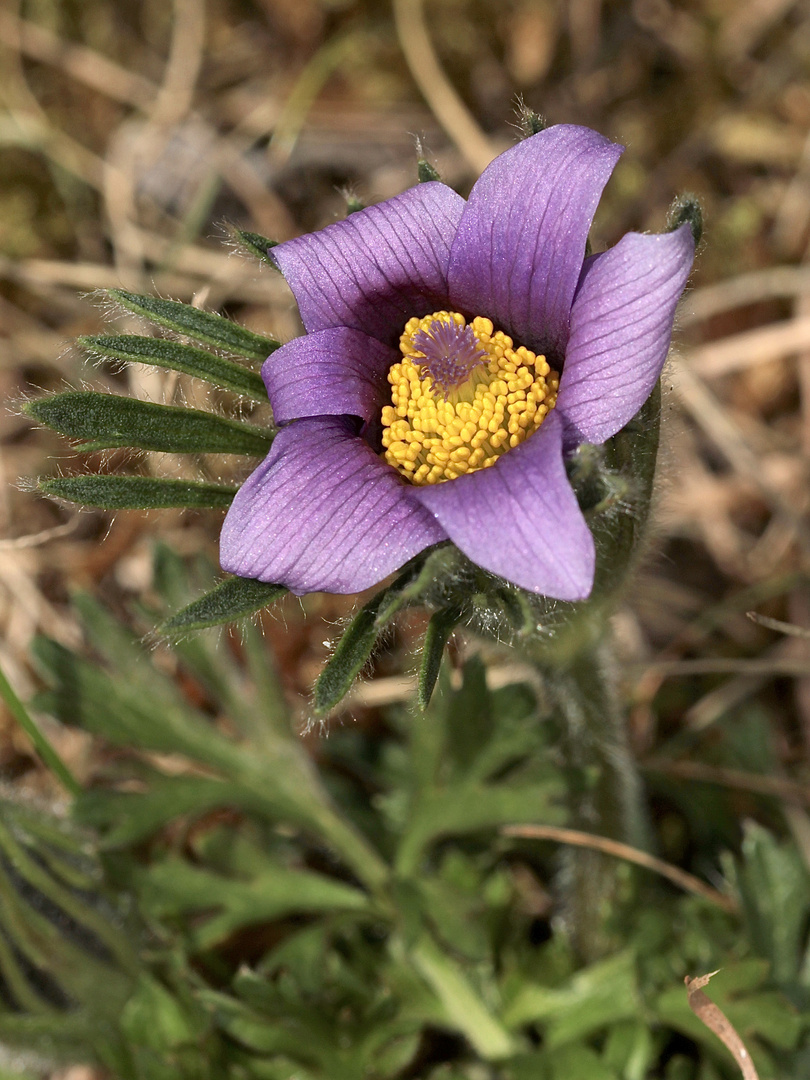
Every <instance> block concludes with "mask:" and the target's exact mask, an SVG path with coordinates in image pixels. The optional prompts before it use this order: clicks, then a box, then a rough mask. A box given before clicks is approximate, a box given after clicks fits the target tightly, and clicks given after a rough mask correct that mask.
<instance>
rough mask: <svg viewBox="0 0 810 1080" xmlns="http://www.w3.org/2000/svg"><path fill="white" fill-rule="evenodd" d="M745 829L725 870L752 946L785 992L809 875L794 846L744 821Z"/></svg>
mask: <svg viewBox="0 0 810 1080" xmlns="http://www.w3.org/2000/svg"><path fill="white" fill-rule="evenodd" d="M744 829H745V835H744V839H743V844H742V860H741V862H740V863H737V864H731V860H727V866H728V869H729V871H730V876H732V878H735V879H736V881H735V884H736V886H737V889H738V891H739V894H740V900H741V901H742V910H743V915H744V917H745V921H746V924H747V927H748V933H749V935H750V940H751V944H752V945H753V946H754V948H755V949H756V950H757V952H758V953H759V954H760V955H761V956H764V957H766V958H767V959H768V960H770V961H771V964H772V974H773V978H774V981H775V982H776V983H778V984H780V985H781V986H783V987H784V988H785V989H787V988H788V987H790V986H792V985H793V984H795V982H796V981H797V979H798V973H799V967H800V965H801V963H802V953H803V944H804V942H805V940H806V936H807V918H808V913H810V875H808V872H807V869H806V867H805V864H804V862H803V860H802V858H801V856H800V855H799V853H798V851H797V850H796V848H795V846H793V845H792V844H789V843H783V844H780V843H779V841H778V840H777V839H776V837H774V836H773V835H772V834H771V833H769V832H768V831H767V830H766V829H763V828H762V826H761V825H757V824H756V823H755V822H752V821H747V822H746V823H745V826H744ZM712 985H714V984H712Z"/></svg>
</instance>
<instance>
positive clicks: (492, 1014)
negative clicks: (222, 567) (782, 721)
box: [0, 547, 810, 1080]
mask: <svg viewBox="0 0 810 1080" xmlns="http://www.w3.org/2000/svg"><path fill="white" fill-rule="evenodd" d="M201 572H204V568H200V571H199V572H198V571H195V572H194V574H193V577H198V576H199V573H201ZM155 576H156V580H157V581H158V582H159V583H160V594H161V597H162V604H164V605H166V606H171V605H175V604H177V603H178V602H179V601H181V600H182V598H183V595H184V594H186V595H188V594H189V593H191V592H192V591H193V589H194V588H195V585H194V584H193V583H192V581H190V580H189V575H188V571H187V569H186V567H185V566H184V564H183V563H182V561H181V560H180V559H179V558H178V557H177V556H176V555H174V554H173V553H172V552H171V551H170V550H169V549H167V548H165V547H164V548H160V549H159V550H158V553H157V565H156V573H155ZM75 604H76V609H77V611H78V612H79V614H80V617H81V620H82V624H83V626H84V632H85V635H86V648H85V650H83V651H82V652H81V653H76V652H74V651H72V650H69V649H66V648H65V647H63V646H61V645H59V644H58V643H56V642H55V641H53V640H48V639H46V638H42V639H40V640H39V641H38V642H37V643H36V645H35V650H34V653H35V659H36V663H37V666H38V669H39V672H40V674H41V676H42V679H43V681H44V683H45V686H46V689H45V690H44V691H43V693H42V694H41V695H40V697H39V699H38V700H37V701H36V703H35V704H36V706H37V708H38V709H39V710H41V711H46V712H50V713H51V714H52V715H53V716H55V717H57V718H58V719H59V720H60V721H61V722H62V723H64V724H68V725H70V726H76V727H80V728H83V729H85V730H88V731H90V732H92V733H93V734H94V735H95V736H96V737H98V738H99V739H101V740H104V741H105V742H107V743H108V744H109V745H110V746H114V747H117V748H118V751H117V752H116V753H114V754H111V755H110V757H109V759H108V763H107V766H106V768H105V769H104V771H103V772H102V773H101V774H100V775H99V777H98V779H97V782H96V784H95V785H93V786H92V787H90V788H88V789H87V790H86V791H84V792H83V793H82V794H80V795H79V797H78V798H77V799H76V801H75V802H74V805H73V809H72V813H71V820H70V821H65V820H57V819H55V818H53V817H52V816H50V815H47V814H46V813H44V812H43V811H42V810H37V809H35V808H33V807H30V808H28V807H22V806H20V805H19V804H15V803H11V802H8V800H6V802H5V804H4V809H3V825H2V828H0V928H2V933H0V980H1V981H0V991H2V1009H1V1010H0V1033H2V1037H3V1039H4V1040H5V1041H6V1042H8V1043H9V1044H10V1045H19V1046H23V1047H24V1046H26V1045H27V1046H30V1045H31V1044H32V1043H33V1044H34V1045H35V1046H37V1047H38V1049H39V1050H40V1051H41V1052H42V1053H46V1054H47V1055H48V1056H50V1057H52V1058H54V1059H56V1060H59V1059H61V1060H71V1059H74V1060H75V1059H76V1058H77V1057H78V1058H79V1059H85V1060H86V1059H88V1058H89V1060H91V1061H95V1062H98V1063H100V1064H103V1065H105V1066H106V1067H107V1068H109V1069H111V1070H112V1071H113V1072H114V1074H115V1075H117V1076H120V1077H122V1078H124V1080H129V1078H130V1077H131V1078H133V1080H142V1078H144V1080H151V1078H153V1077H159V1078H162V1077H169V1076H174V1077H195V1078H196V1077H200V1078H203V1077H234V1078H237V1077H240V1078H249V1077H260V1078H265V1077H271V1078H278V1080H289V1078H290V1077H292V1076H296V1077H302V1078H312V1080H315V1078H323V1080H341V1078H346V1080H349V1078H352V1080H357V1078H359V1077H368V1078H369V1080H371V1078H379V1080H383V1078H385V1077H390V1078H394V1077H409V1076H413V1077H415V1076H424V1077H430V1078H433V1080H439V1078H447V1077H468V1078H470V1080H475V1078H477V1077H479V1076H487V1077H493V1078H494V1077H497V1078H502V1080H522V1078H528V1077H532V1078H533V1080H535V1078H538V1077H540V1078H548V1080H575V1078H577V1077H581V1078H582V1080H594V1078H597V1080H599V1078H602V1077H604V1078H605V1080H642V1078H644V1077H648V1076H649V1077H651V1076H660V1077H667V1078H674V1077H677V1078H679V1080H680V1078H683V1080H687V1078H690V1080H691V1078H695V1080H697V1078H698V1077H700V1078H701V1080H703V1078H707V1077H717V1078H721V1077H722V1078H731V1077H733V1076H734V1072H733V1067H732V1066H731V1065H730V1063H729V1061H728V1060H727V1058H726V1056H725V1051H724V1050H723V1048H722V1047H721V1046H720V1044H719V1043H718V1042H717V1040H716V1039H715V1038H714V1036H713V1035H711V1033H709V1032H708V1031H707V1030H706V1029H705V1028H703V1026H702V1025H701V1024H700V1022H699V1021H698V1020H697V1019H696V1018H695V1017H694V1015H693V1014H692V1013H691V1012H690V1010H689V1008H688V1006H687V1003H686V996H685V993H684V991H683V987H682V980H683V977H684V976H685V975H686V974H691V973H694V972H695V971H702V970H711V969H713V968H715V967H718V966H722V969H723V970H722V972H721V974H720V975H718V976H717V978H716V979H715V980H714V982H713V983H712V993H713V997H714V999H715V1000H717V1002H718V1003H719V1004H720V1005H721V1007H722V1008H723V1009H724V1011H725V1012H726V1014H727V1015H728V1017H729V1019H730V1020H731V1022H732V1023H734V1024H735V1025H736V1026H737V1028H738V1030H739V1031H740V1033H741V1034H742V1035H743V1037H744V1038H745V1039H746V1040H747V1043H748V1046H749V1048H750V1050H751V1053H752V1055H753V1057H754V1059H755V1061H756V1063H757V1066H758V1068H759V1069H760V1075H761V1077H762V1078H763V1080H766V1078H768V1077H772V1078H776V1077H781V1076H796V1077H798V1076H800V1075H801V1074H802V1068H803V1063H806V1061H807V1060H808V1056H809V1055H810V947H809V946H808V914H810V889H809V888H808V874H807V871H806V869H805V867H804V865H803V863H802V861H801V859H800V858H799V856H798V855H797V853H796V851H795V849H794V848H793V847H792V846H791V845H790V844H788V843H786V842H784V841H780V840H779V839H777V837H776V836H775V835H774V834H773V833H772V832H771V831H769V830H767V829H765V828H764V827H762V826H760V825H754V824H751V825H750V826H749V827H748V828H747V830H746V833H745V835H744V837H743V839H742V843H741V844H740V845H739V846H736V847H735V850H733V851H732V850H725V853H723V852H724V849H725V848H726V840H725V837H724V836H723V834H722V830H721V831H719V832H715V833H714V834H713V835H712V834H711V829H712V825H711V822H710V821H709V822H706V823H705V826H706V829H707V830H708V833H709V835H707V836H705V837H704V844H703V846H704V850H711V849H712V848H714V850H715V853H716V858H717V859H719V860H720V861H719V862H717V863H716V864H715V876H716V875H717V874H718V873H719V866H720V863H721V862H722V866H723V871H724V873H725V876H726V881H727V884H726V886H724V887H725V888H726V889H727V890H728V895H729V896H731V897H732V898H734V900H735V901H736V902H737V903H738V904H739V905H740V914H739V915H734V914H731V913H729V912H728V911H726V910H723V909H721V908H720V907H717V906H715V905H713V904H712V903H711V902H709V901H708V900H707V899H704V898H700V897H697V896H690V895H682V894H680V893H678V892H676V891H675V890H674V889H673V888H672V887H671V886H669V885H665V884H663V883H662V881H661V880H660V879H658V878H657V877H654V876H651V875H649V874H647V873H642V872H640V871H638V870H631V869H630V868H629V867H628V866H622V865H618V866H617V874H618V878H617V880H618V886H619V887H618V890H617V892H616V893H615V894H614V900H613V902H612V904H611V907H610V910H608V911H606V912H605V913H604V919H605V931H606V934H607V937H608V943H609V944H608V949H607V952H606V954H605V955H604V956H603V957H602V958H596V959H594V960H590V961H583V959H582V958H581V957H579V956H577V954H576V951H575V948H574V945H573V940H574V939H573V938H572V937H571V933H570V931H571V927H570V924H569V922H568V920H567V917H566V900H565V888H564V885H561V879H560V875H559V862H558V858H557V856H556V855H555V854H554V852H553V850H552V849H551V848H549V847H548V846H547V845H545V844H543V845H538V844H536V843H533V842H530V841H526V840H514V839H511V840H510V839H508V838H506V837H503V836H502V837H500V838H499V836H498V828H499V826H501V825H502V824H504V823H510V822H515V821H521V822H524V823H527V824H528V823H532V822H538V823H546V824H554V823H556V824H565V823H566V821H567V820H568V811H567V810H566V808H565V807H566V785H567V783H568V782H570V781H568V780H567V779H566V776H565V772H564V770H561V768H560V767H559V764H558V763H557V762H556V751H555V749H554V748H555V746H556V745H557V744H558V740H559V734H560V733H559V731H558V721H557V718H556V716H555V714H554V713H553V711H552V712H549V711H548V709H547V708H544V707H543V704H542V701H541V700H538V698H537V694H536V690H535V689H533V688H532V687H531V686H530V685H529V684H527V683H520V682H517V683H511V684H509V685H507V686H504V687H503V688H501V689H499V690H494V691H493V690H490V689H488V687H487V684H486V679H485V672H484V667H483V665H482V664H481V662H480V661H479V660H477V659H470V660H469V661H467V663H466V664H465V665H464V667H463V668H462V669H461V671H459V672H457V673H452V672H451V671H450V669H449V668H444V669H443V671H442V674H441V676H440V679H439V691H438V693H437V695H436V698H435V700H434V702H433V704H432V705H431V706H430V708H429V709H428V710H427V711H422V710H419V709H415V708H406V707H403V706H398V707H395V708H391V709H389V710H388V711H387V717H386V723H385V726H384V727H383V728H382V729H381V730H379V731H376V732H374V733H373V734H372V733H368V732H366V731H364V730H363V729H362V727H346V728H342V729H336V730H334V731H332V732H331V733H330V737H329V738H328V739H327V740H325V741H323V742H322V743H320V745H319V757H320V766H319V769H318V771H317V772H316V771H315V770H314V769H313V767H312V762H311V759H310V756H309V754H308V751H307V746H306V741H305V740H303V739H302V738H301V737H300V736H299V735H297V734H296V733H295V732H294V731H293V730H292V727H291V723H290V717H289V714H288V711H287V706H286V703H285V700H284V696H283V693H282V691H281V689H280V686H279V684H278V681H277V679H276V676H275V674H274V672H273V670H272V668H271V667H269V666H268V665H269V658H268V656H267V654H266V652H265V650H264V648H263V643H262V641H261V637H260V634H259V632H258V630H256V629H255V628H254V627H248V628H247V629H246V630H245V631H244V633H243V635H242V637H241V639H240V640H238V641H237V640H231V641H230V642H226V641H222V640H221V639H218V638H216V637H210V636H206V635H199V636H196V637H194V638H191V639H189V640H188V641H185V642H181V643H180V644H178V645H177V646H176V648H175V650H174V651H172V652H168V651H166V650H165V649H164V648H162V649H161V651H160V653H159V655H153V656H151V657H150V655H149V653H148V652H147V651H146V650H145V649H144V648H143V646H142V645H140V644H139V642H138V640H137V637H136V636H134V635H133V634H132V633H131V632H130V631H129V630H127V629H126V628H125V627H124V626H123V625H122V624H120V623H119V622H117V621H116V620H115V619H114V618H113V617H112V616H111V615H110V614H109V613H108V612H106V611H105V610H104V609H103V608H102V607H101V606H100V605H99V604H98V603H97V602H96V601H95V600H93V599H92V598H91V597H90V596H88V595H87V594H81V595H77V596H76V598H75ZM155 615H156V612H155V611H149V612H146V611H144V612H143V613H142V615H141V618H142V619H144V620H147V619H154V617H155ZM752 730H754V729H752ZM754 737H756V732H754ZM560 890H561V891H560ZM555 894H556V895H555Z"/></svg>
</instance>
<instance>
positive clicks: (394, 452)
mask: <svg viewBox="0 0 810 1080" xmlns="http://www.w3.org/2000/svg"><path fill="white" fill-rule="evenodd" d="M399 347H400V350H401V352H402V357H403V359H402V360H401V361H400V362H399V363H398V364H393V365H392V367H391V370H390V371H389V372H388V381H389V382H390V383H391V388H392V389H391V401H392V404H391V405H386V406H385V407H384V408H383V411H382V424H383V434H382V443H383V447H384V448H385V460H386V461H387V462H388V464H389V465H393V466H394V468H395V469H398V470H399V472H401V473H402V475H403V476H405V477H406V478H407V479H408V480H410V481H411V483H412V484H420V485H421V484H439V483H441V482H442V481H443V480H454V479H455V478H456V477H458V476H462V475H463V474H464V473H471V472H476V471H477V470H478V469H486V468H487V467H488V466H489V465H494V464H495V462H496V461H497V460H498V458H499V457H500V455H501V454H504V453H506V451H507V450H510V449H512V448H513V447H515V446H519V445H520V443H522V442H523V441H524V440H525V439H528V437H529V436H530V435H531V434H532V433H533V432H535V431H537V429H538V428H539V427H540V425H541V424H542V423H543V420H544V419H545V417H546V416H547V414H548V412H549V410H550V409H553V408H554V404H555V402H556V400H557V388H558V387H559V385H560V376H559V375H558V374H557V372H556V371H553V370H552V369H551V368H550V367H549V365H548V363H547V362H546V358H545V357H544V356H535V354H534V353H533V352H530V351H529V350H528V349H527V348H525V347H524V346H523V345H519V346H518V347H517V348H515V347H514V345H513V342H512V339H511V338H510V337H507V335H506V334H504V333H503V331H501V330H497V331H496V330H495V328H494V326H493V325H492V322H491V321H490V320H489V319H485V318H482V317H481V316H480V315H479V316H477V317H476V318H474V319H473V320H472V322H471V323H470V324H469V325H467V323H466V321H465V319H464V316H463V315H459V314H458V313H457V312H452V311H435V312H433V314H432V315H426V316H425V317H424V318H423V319H417V318H414V319H409V320H408V322H407V323H406V324H405V330H404V331H403V334H402V337H401V338H400V342H399Z"/></svg>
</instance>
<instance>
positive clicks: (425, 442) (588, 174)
mask: <svg viewBox="0 0 810 1080" xmlns="http://www.w3.org/2000/svg"><path fill="white" fill-rule="evenodd" d="M621 152H622V148H621V147H620V146H617V145H615V144H613V143H611V142H609V141H608V140H607V139H604V138H603V137H602V136H601V135H598V134H596V133H595V132H593V131H590V130H588V129H587V128H581V127H574V126H568V125H561V126H558V127H552V128H549V129H547V130H545V131H542V132H540V134H538V135H534V136H533V137H532V138H529V139H526V140H525V141H524V142H521V143H519V144H518V145H516V146H513V147H512V148H511V149H510V150H507V151H506V152H505V153H503V154H501V155H500V157H498V158H497V159H496V160H495V161H493V162H492V164H491V165H490V166H489V167H488V168H487V169H486V170H485V172H484V173H483V174H482V176H481V177H480V179H479V180H478V182H477V183H476V185H475V187H474V188H473V190H472V192H471V194H470V197H469V199H468V200H467V201H466V202H465V201H464V199H462V198H461V197H460V196H459V195H457V194H456V193H455V192H453V191H452V190H451V189H450V188H448V187H446V186H445V185H443V184H441V183H433V182H432V183H425V184H421V185H420V186H419V187H415V188H411V189H410V190H408V191H406V192H404V193H403V194H402V195H398V196H396V197H395V198H393V199H389V200H388V201H387V202H383V203H380V204H378V205H376V206H372V207H369V208H368V209H366V210H362V211H359V212H357V213H354V214H351V215H350V216H349V217H348V218H347V219H346V220H345V221H341V222H338V223H336V224H334V225H329V226H328V227H327V228H325V229H323V230H322V231H321V232H318V233H312V234H309V235H307V236H302V237H299V238H298V239H296V240H290V241H289V242H287V243H284V244H280V245H279V246H278V247H276V248H274V249H273V251H272V255H273V257H274V258H275V260H276V262H277V264H278V267H279V269H280V270H281V271H282V273H283V274H284V276H285V278H286V280H287V282H288V283H289V285H290V287H291V288H292V291H293V293H294V295H295V298H296V300H297V301H298V306H299V309H300V312H301V317H302V319H303V322H304V326H305V328H306V331H307V333H306V335H305V336H304V337H300V338H296V339H295V340H293V341H291V342H289V344H287V345H285V346H284V347H283V348H281V349H279V350H278V351H277V352H275V353H273V355H272V356H271V357H270V358H269V359H268V360H267V361H266V363H265V365H264V368H263V369H262V374H263V377H264V380H265V383H266V385H267V391H268V394H269V396H270V401H271V404H272V406H273V410H274V414H275V419H276V422H277V423H278V424H279V425H280V431H279V433H278V434H277V435H276V438H275V440H274V442H273V446H272V449H271V451H270V454H269V455H268V457H267V459H266V460H265V461H264V462H263V463H262V464H261V465H260V466H259V467H258V468H257V469H256V470H255V472H254V473H253V474H252V475H251V476H250V477H249V478H248V479H247V481H246V482H245V483H244V485H243V486H242V488H241V489H240V491H239V492H238V494H237V496H236V498H235V500H234V502H233V505H232V507H231V509H230V510H229V512H228V515H227V517H226V519H225V524H224V527H223V530H222V540H221V561H222V566H223V569H225V570H227V571H230V572H231V573H234V574H239V575H241V576H242V577H250V578H259V579H260V580H262V581H272V582H279V583H281V584H284V585H287V586H288V587H289V588H290V589H291V590H293V591H294V592H297V593H306V592H313V591H317V590H323V591H327V592H338V593H349V592H358V591H360V590H362V589H365V588H367V587H369V586H371V585H374V584H376V583H377V582H379V581H380V580H381V579H382V578H384V577H386V576H387V575H388V574H390V573H392V572H393V571H395V570H397V569H398V568H399V567H400V566H401V565H402V564H403V563H405V562H406V561H407V560H408V559H410V558H412V557H413V556H414V555H416V554H417V553H418V552H420V551H421V550H422V549H423V548H425V547H427V546H429V545H431V544H435V543H438V542H439V541H443V540H447V539H450V540H452V541H453V542H454V543H455V544H456V545H457V546H458V547H459V548H460V549H461V550H462V551H463V552H464V553H465V554H466V555H467V556H469V558H470V559H472V560H473V561H474V562H475V563H477V564H478V565H479V566H482V567H484V568H485V569H486V570H489V571H491V572H492V573H494V574H498V575H500V576H501V577H503V578H506V579H507V580H508V581H511V582H513V583H514V584H515V585H519V586H521V587H523V588H525V589H529V590H531V591H532V592H536V593H541V594H545V595H547V596H552V597H557V598H559V599H563V600H579V599H583V598H585V597H587V596H588V595H589V593H590V591H591V587H592V584H593V574H594V544H593V538H592V537H591V534H590V531H589V529H588V526H587V525H586V523H585V519H584V517H583V515H582V513H581V511H580V509H579V506H578V504H577V500H576V497H575V495H574V492H573V490H572V488H571V486H570V484H569V482H568V479H567V477H566V471H565V464H564V455H565V454H566V453H570V451H571V450H572V449H573V448H574V447H576V446H577V445H578V444H579V443H581V442H591V443H602V442H604V441H605V440H606V439H608V438H610V436H612V435H614V434H616V432H617V431H619V430H620V429H621V428H622V427H624V425H625V424H626V423H627V422H628V421H629V420H630V419H631V418H632V417H633V416H634V415H635V413H636V412H637V411H638V409H639V408H640V407H641V405H642V404H643V403H644V402H645V401H646V399H647V397H648V396H649V395H650V393H651V391H652V389H653V387H654V385H655V383H656V380H657V379H658V377H659V375H660V373H661V368H662V366H663V364H664V361H665V359H666V355H667V350H668V348H669V342H670V337H671V334H672V324H673V318H674V312H675V306H676V304H677V302H678V299H679V297H680V295H681V292H682V290H683V288H684V285H685V283H686V279H687V276H688V274H689V271H690V268H691V265H692V260H693V257H694V243H693V239H692V234H691V231H690V229H689V226H688V225H682V226H681V227H680V228H679V229H677V230H675V231H674V232H671V233H664V234H661V235H642V234H639V233H628V234H627V235H626V236H625V237H623V239H622V240H620V241H619V243H618V244H616V246H615V247H613V248H611V249H610V250H609V251H606V252H604V253H603V254H599V255H592V256H590V257H588V258H585V245H586V240H587V236H588V231H589V229H590V226H591V221H592V218H593V214H594V211H595V210H596V205H597V203H598V201H599V197H600V195H601V192H602V189H603V187H604V186H605V184H606V183H607V180H608V178H609V177H610V174H611V172H612V171H613V168H614V166H615V164H616V162H617V160H618V158H619V155H620V154H621ZM506 335H508V337H507V336H506ZM398 346H399V347H398ZM558 373H559V374H558ZM557 384H559V385H557ZM555 399H556V400H555Z"/></svg>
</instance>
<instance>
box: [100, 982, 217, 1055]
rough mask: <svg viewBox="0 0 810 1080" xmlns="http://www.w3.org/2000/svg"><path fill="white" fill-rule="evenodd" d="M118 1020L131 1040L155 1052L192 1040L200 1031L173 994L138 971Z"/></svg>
mask: <svg viewBox="0 0 810 1080" xmlns="http://www.w3.org/2000/svg"><path fill="white" fill-rule="evenodd" d="M120 1024H121V1030H122V1031H123V1033H124V1034H125V1035H126V1037H127V1039H128V1040H129V1041H130V1042H131V1043H133V1044H134V1045H135V1046H145V1047H148V1048H149V1049H151V1050H155V1051H157V1052H161V1051H166V1050H171V1049H174V1048H175V1047H177V1046H182V1045H183V1044H184V1043H196V1041H197V1039H198V1037H199V1036H200V1035H201V1034H202V1032H201V1031H200V1030H198V1029H197V1026H196V1025H194V1024H193V1023H192V1021H191V1020H190V1018H189V1017H188V1016H187V1015H186V1013H185V1011H184V1010H183V1008H182V1006H181V1004H180V1002H179V1001H178V1000H177V998H176V997H175V996H174V994H171V993H169V991H168V990H167V989H166V987H165V986H163V985H162V984H161V983H159V982H158V981H157V980H156V979H153V978H152V977H151V976H149V975H141V977H140V979H139V980H138V984H137V986H136V988H135V993H134V994H133V995H132V997H131V998H130V999H129V1001H128V1002H127V1003H126V1005H125V1006H124V1009H123V1011H122V1013H121V1019H120Z"/></svg>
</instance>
